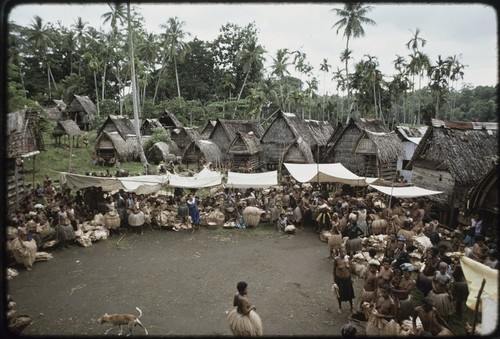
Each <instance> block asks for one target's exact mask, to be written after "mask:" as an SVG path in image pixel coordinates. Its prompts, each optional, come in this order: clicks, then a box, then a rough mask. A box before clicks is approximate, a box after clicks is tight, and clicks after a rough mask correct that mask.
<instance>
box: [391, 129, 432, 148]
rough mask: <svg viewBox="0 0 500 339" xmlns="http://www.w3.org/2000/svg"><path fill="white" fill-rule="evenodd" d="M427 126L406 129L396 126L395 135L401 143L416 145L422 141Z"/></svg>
mask: <svg viewBox="0 0 500 339" xmlns="http://www.w3.org/2000/svg"><path fill="white" fill-rule="evenodd" d="M427 128H428V126H420V127H408V126H396V133H397V135H398V137H399V138H400V139H401V140H402V141H410V142H413V143H414V144H417V145H418V143H419V142H420V140H422V137H423V136H424V134H425V132H426V131H427Z"/></svg>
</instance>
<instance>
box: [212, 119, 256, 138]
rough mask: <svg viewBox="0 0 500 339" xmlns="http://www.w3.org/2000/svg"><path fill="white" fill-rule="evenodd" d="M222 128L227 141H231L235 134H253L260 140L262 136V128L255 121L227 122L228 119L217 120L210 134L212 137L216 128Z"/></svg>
mask: <svg viewBox="0 0 500 339" xmlns="http://www.w3.org/2000/svg"><path fill="white" fill-rule="evenodd" d="M218 126H220V128H222V129H223V130H224V132H225V134H226V135H227V136H228V139H229V140H230V141H232V140H233V139H234V138H235V137H236V133H238V132H243V133H250V132H253V133H254V134H255V136H256V137H257V138H258V139H260V138H261V137H262V135H263V134H264V128H263V127H262V126H261V125H260V123H259V122H258V121H257V120H229V119H217V122H216V125H215V126H214V129H213V130H212V133H211V134H210V138H211V137H212V135H213V133H214V131H215V129H216V128H218Z"/></svg>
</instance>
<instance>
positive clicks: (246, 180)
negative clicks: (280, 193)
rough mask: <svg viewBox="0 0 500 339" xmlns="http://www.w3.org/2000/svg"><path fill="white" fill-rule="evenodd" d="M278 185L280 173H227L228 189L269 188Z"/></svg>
mask: <svg viewBox="0 0 500 339" xmlns="http://www.w3.org/2000/svg"><path fill="white" fill-rule="evenodd" d="M276 185H278V171H269V172H262V173H238V172H231V171H229V172H228V173H227V183H226V186H227V187H231V188H250V187H251V188H267V187H271V186H276Z"/></svg>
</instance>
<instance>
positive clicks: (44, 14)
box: [7, 2, 498, 94]
mask: <svg viewBox="0 0 500 339" xmlns="http://www.w3.org/2000/svg"><path fill="white" fill-rule="evenodd" d="M14 3H15V2H14ZM364 5H365V6H368V5H369V6H371V8H372V10H371V11H370V12H368V13H367V15H366V16H367V17H368V18H370V19H372V20H374V21H375V22H376V25H375V26H371V25H365V26H364V29H365V36H364V37H361V38H357V39H351V40H350V42H349V49H351V50H352V51H353V54H352V55H353V60H351V61H349V71H350V72H352V71H353V70H354V68H353V67H354V64H355V63H357V62H359V61H360V60H362V59H363V58H364V57H365V55H370V56H375V57H377V61H378V62H379V65H380V70H381V71H382V73H383V74H385V76H386V77H385V79H386V80H390V79H391V76H392V75H394V74H396V70H395V69H394V65H393V61H394V60H395V59H396V56H397V55H401V56H403V57H405V58H406V59H407V61H409V57H408V55H409V54H411V51H410V50H409V49H408V48H407V47H406V43H407V42H408V41H409V40H410V39H411V38H412V37H413V34H414V32H415V30H416V29H417V28H419V29H420V35H419V37H421V38H424V39H425V40H426V45H425V46H424V47H423V48H421V50H422V52H424V53H426V54H427V55H428V56H429V58H430V60H431V62H432V63H433V64H434V63H435V61H436V60H437V58H438V55H441V58H442V59H446V58H447V57H453V56H456V57H457V58H458V59H459V61H460V62H461V63H462V64H463V65H466V67H465V69H464V79H463V81H462V82H459V83H458V88H459V89H460V88H461V86H462V85H464V84H469V85H472V86H495V85H496V84H497V83H498V50H497V44H498V40H497V29H498V23H497V17H496V12H495V9H494V8H493V7H491V6H487V5H484V4H479V3H474V2H471V3H446V4H426V3H422V4H418V3H413V4H409V3H407V4H405V3H372V4H370V3H364ZM132 6H134V7H136V8H137V10H138V12H139V13H140V14H141V15H142V16H143V17H144V19H145V28H146V30H147V31H148V32H155V33H161V32H162V31H163V29H162V28H161V26H160V25H161V24H165V23H166V22H167V20H168V18H170V17H175V16H177V17H178V18H179V20H180V21H183V22H184V30H185V31H186V32H189V33H190V34H191V36H190V38H189V40H191V39H192V38H194V37H197V38H198V39H200V40H204V41H212V40H214V39H215V38H216V37H217V36H218V35H219V33H220V28H221V27H222V26H224V25H226V24H227V23H233V24H237V25H239V26H240V27H244V26H246V25H247V24H249V23H252V22H255V25H256V27H257V29H258V42H259V43H260V44H261V45H262V46H263V47H264V48H265V49H266V51H267V53H266V62H265V65H266V66H268V67H269V68H268V71H269V72H270V65H271V63H272V57H275V56H276V51H277V50H278V49H280V48H288V49H289V50H300V51H301V52H303V53H305V54H306V60H307V61H308V62H309V63H310V64H311V66H313V67H314V69H313V75H314V76H316V78H317V80H318V82H319V86H318V87H319V88H318V90H319V92H320V93H328V94H332V93H337V89H336V83H335V82H334V81H333V80H332V76H333V72H334V71H336V70H337V68H339V69H343V68H344V64H343V63H342V62H341V61H340V54H341V52H342V51H343V50H344V49H345V43H346V39H345V37H344V36H343V29H341V30H340V31H339V33H338V34H337V32H336V31H337V30H336V28H332V26H333V25H334V23H335V22H337V21H338V20H339V19H340V18H339V17H338V16H337V15H336V13H335V11H332V9H333V8H343V4H342V3H312V4H311V3H293V4H292V3H279V2H276V3H268V4H256V3H212V4H185V3H184V4H182V3H177V4H166V3H154V4H152V3H149V4H147V3H136V4H134V3H132ZM106 12H109V7H108V5H107V4H106V3H100V4H89V5H82V4H81V3H76V2H75V3H74V4H72V5H70V2H68V3H67V4H57V5H54V4H50V5H49V4H36V5H18V6H14V7H13V9H12V11H10V12H9V13H8V14H7V20H9V21H14V22H16V23H17V24H20V25H23V26H29V25H30V24H31V22H32V21H33V18H34V16H35V15H38V16H40V17H41V18H42V19H43V22H44V23H47V22H52V23H54V24H55V23H57V22H58V21H60V22H61V23H62V25H63V26H65V27H68V28H69V27H71V25H73V24H74V23H75V21H76V19H77V18H78V17H82V19H83V20H84V21H85V22H87V23H88V24H89V25H91V26H94V27H95V28H97V29H99V28H103V29H104V30H109V25H106V26H104V24H103V19H102V18H101V16H102V14H104V13H106ZM325 58H326V59H327V60H328V64H329V65H330V66H331V67H330V72H329V74H326V75H325V74H324V72H320V70H319V69H320V64H321V63H322V62H323V60H324V59H325ZM289 71H290V73H291V74H292V75H295V76H297V77H299V75H298V73H295V72H294V70H293V67H289ZM303 80H305V78H304V79H303Z"/></svg>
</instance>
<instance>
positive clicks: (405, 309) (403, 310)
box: [396, 295, 415, 322]
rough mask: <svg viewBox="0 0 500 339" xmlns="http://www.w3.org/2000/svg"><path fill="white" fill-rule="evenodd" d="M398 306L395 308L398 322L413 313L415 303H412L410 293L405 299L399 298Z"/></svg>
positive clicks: (408, 317)
mask: <svg viewBox="0 0 500 339" xmlns="http://www.w3.org/2000/svg"><path fill="white" fill-rule="evenodd" d="M399 305H400V308H399V309H398V310H396V319H397V320H398V321H399V322H402V321H403V320H407V319H410V316H411V315H412V314H413V311H414V310H415V305H414V304H413V300H412V299H411V295H409V296H408V298H407V299H405V300H401V299H400V300H399Z"/></svg>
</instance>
